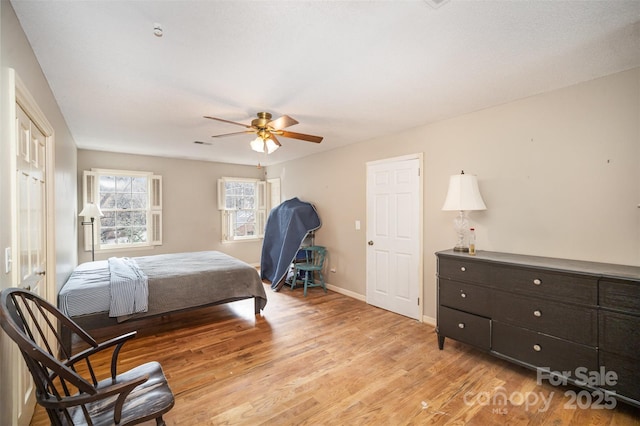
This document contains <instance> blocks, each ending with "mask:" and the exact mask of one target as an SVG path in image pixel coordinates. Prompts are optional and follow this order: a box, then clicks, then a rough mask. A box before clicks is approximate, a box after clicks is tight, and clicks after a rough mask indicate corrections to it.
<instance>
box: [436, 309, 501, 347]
mask: <svg viewBox="0 0 640 426" xmlns="http://www.w3.org/2000/svg"><path fill="white" fill-rule="evenodd" d="M438 334H440V335H443V336H446V337H451V338H452V339H455V340H459V341H461V342H464V343H468V344H470V345H473V346H477V347H479V348H481V349H485V350H489V344H490V342H491V320H489V318H484V317H481V316H477V315H472V314H468V313H466V312H461V311H457V310H455V309H450V308H447V307H445V306H440V307H439V309H438Z"/></svg>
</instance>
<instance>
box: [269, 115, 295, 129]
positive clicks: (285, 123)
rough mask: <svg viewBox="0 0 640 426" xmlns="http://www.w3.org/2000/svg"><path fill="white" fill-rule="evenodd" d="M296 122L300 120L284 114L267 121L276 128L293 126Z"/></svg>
mask: <svg viewBox="0 0 640 426" xmlns="http://www.w3.org/2000/svg"><path fill="white" fill-rule="evenodd" d="M294 124H298V121H297V120H296V119H294V118H291V117H289V116H288V115H283V116H282V117H280V118H277V119H275V120H272V121H270V122H269V123H267V126H269V127H271V128H272V129H275V130H281V129H284V128H285V127H289V126H293V125H294Z"/></svg>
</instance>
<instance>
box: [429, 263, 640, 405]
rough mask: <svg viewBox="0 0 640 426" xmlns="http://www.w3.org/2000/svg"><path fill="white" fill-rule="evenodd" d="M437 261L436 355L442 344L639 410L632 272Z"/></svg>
mask: <svg viewBox="0 0 640 426" xmlns="http://www.w3.org/2000/svg"><path fill="white" fill-rule="evenodd" d="M436 257H437V260H438V268H437V275H438V314H437V316H438V318H437V320H438V325H437V330H436V331H437V333H438V345H439V347H440V349H443V347H444V341H445V338H446V337H449V338H452V339H455V340H458V341H460V342H464V343H467V344H469V345H473V346H475V347H477V348H480V349H482V350H485V351H489V352H490V353H492V354H493V355H495V356H498V357H500V358H503V359H506V360H509V361H512V362H514V363H517V364H519V365H522V366H525V367H528V368H532V369H545V370H546V369H548V370H549V371H550V373H551V374H554V375H556V376H557V377H562V378H564V379H566V382H567V383H573V384H576V385H579V386H582V387H585V388H588V389H591V390H593V389H600V390H603V391H605V390H606V391H610V392H611V393H609V392H607V395H612V396H614V397H615V398H617V399H618V400H621V401H624V402H627V403H630V404H632V405H635V406H640V267H635V266H624V265H613V264H605V263H595V262H583V261H574V260H565V259H554V258H546V257H538V256H524V255H515V254H507V253H497V252H487V251H479V252H477V255H476V256H470V255H469V254H468V253H458V252H454V251H453V250H448V251H442V252H438V253H436ZM567 372H568V373H567ZM606 372H613V373H615V374H617V380H611V379H607V378H605V377H604V374H607V373H606ZM603 373H604V374H603ZM586 377H589V378H590V380H587V382H588V383H586V384H585V383H583V382H585V380H584V379H585V378H586ZM594 377H596V378H597V379H598V380H596V381H597V383H595V381H594V380H593V378H594ZM594 383H595V384H594Z"/></svg>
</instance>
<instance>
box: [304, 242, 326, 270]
mask: <svg viewBox="0 0 640 426" xmlns="http://www.w3.org/2000/svg"><path fill="white" fill-rule="evenodd" d="M304 250H305V252H306V253H307V263H308V264H310V265H311V266H314V267H315V268H318V269H322V267H323V265H324V259H325V257H326V256H327V249H326V247H323V246H308V247H305V248H304Z"/></svg>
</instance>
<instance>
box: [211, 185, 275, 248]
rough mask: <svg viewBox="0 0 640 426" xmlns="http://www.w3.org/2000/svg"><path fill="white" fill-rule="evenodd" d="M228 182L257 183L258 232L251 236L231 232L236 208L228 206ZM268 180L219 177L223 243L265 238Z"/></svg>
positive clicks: (221, 236)
mask: <svg viewBox="0 0 640 426" xmlns="http://www.w3.org/2000/svg"><path fill="white" fill-rule="evenodd" d="M226 182H240V183H255V184H256V208H255V209H254V210H255V212H256V234H255V235H251V236H247V235H244V236H240V237H233V235H232V234H233V233H232V232H231V225H232V221H231V216H232V213H231V212H234V211H235V210H233V209H227V208H226V197H225V196H226V190H225V183H226ZM266 184H267V183H266V182H265V181H263V180H260V179H256V178H244V177H229V176H225V177H221V178H220V179H218V194H217V195H218V210H219V211H220V231H221V232H220V238H221V242H222V243H237V242H254V241H260V240H262V239H263V238H264V228H265V225H266V220H267V218H266V212H267V197H266Z"/></svg>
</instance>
